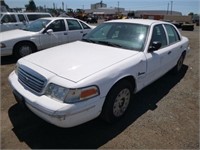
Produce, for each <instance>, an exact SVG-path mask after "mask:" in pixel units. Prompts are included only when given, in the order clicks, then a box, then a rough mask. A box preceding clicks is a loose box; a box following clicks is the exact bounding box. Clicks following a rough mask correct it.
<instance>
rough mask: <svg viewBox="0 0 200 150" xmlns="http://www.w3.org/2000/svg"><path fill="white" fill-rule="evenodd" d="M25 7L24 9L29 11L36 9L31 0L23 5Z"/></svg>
mask: <svg viewBox="0 0 200 150" xmlns="http://www.w3.org/2000/svg"><path fill="white" fill-rule="evenodd" d="M25 7H26V11H31V12H34V11H36V9H37V8H36V5H35V2H34V1H33V0H30V1H29V4H27V5H25Z"/></svg>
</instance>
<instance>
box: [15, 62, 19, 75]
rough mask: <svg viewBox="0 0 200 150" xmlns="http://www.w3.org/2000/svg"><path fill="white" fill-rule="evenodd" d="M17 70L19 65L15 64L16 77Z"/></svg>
mask: <svg viewBox="0 0 200 150" xmlns="http://www.w3.org/2000/svg"><path fill="white" fill-rule="evenodd" d="M18 70H19V64H18V63H17V64H16V65H15V73H16V74H17V75H18Z"/></svg>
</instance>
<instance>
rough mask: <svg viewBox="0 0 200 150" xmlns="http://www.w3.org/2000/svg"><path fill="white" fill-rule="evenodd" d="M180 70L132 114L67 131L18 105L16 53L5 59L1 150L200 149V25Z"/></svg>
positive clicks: (150, 90) (142, 95) (145, 95)
mask: <svg viewBox="0 0 200 150" xmlns="http://www.w3.org/2000/svg"><path fill="white" fill-rule="evenodd" d="M181 33H182V35H184V36H187V37H188V38H189V40H190V47H191V51H190V53H189V54H188V55H187V57H186V59H185V62H184V64H185V65H184V66H183V69H182V71H181V73H180V74H179V75H177V76H174V75H172V74H170V73H167V74H166V75H165V76H163V77H162V78H160V79H159V80H157V81H156V82H154V83H153V84H151V85H150V86H148V87H146V88H145V89H143V90H142V91H141V92H139V93H138V94H136V95H135V98H134V99H135V101H134V102H132V103H131V106H130V109H129V110H128V113H127V114H126V115H125V116H124V118H123V119H122V120H120V121H119V122H117V123H115V124H112V125H108V124H106V123H104V122H103V121H102V120H101V119H99V118H97V119H95V120H93V121H90V122H88V123H85V124H83V125H80V126H77V127H74V128H69V129H63V128H58V127H55V126H53V125H51V124H48V123H46V122H45V121H43V120H41V119H40V118H38V117H37V116H35V115H34V114H33V113H32V112H30V111H29V110H28V109H26V108H23V107H21V106H20V105H18V104H17V103H16V101H15V99H14V97H13V95H12V92H11V89H10V87H9V85H8V75H9V73H10V72H11V71H12V70H13V69H14V68H15V63H16V60H15V59H14V58H13V57H2V58H1V149H36V148H37V149H42V148H46V149H53V148H55V149H56V148H63V149H69V148H77V149H79V148H86V149H88V148H93V149H96V148H101V149H107V148H109V149H113V148H114V149H199V28H197V27H196V28H195V30H194V31H181Z"/></svg>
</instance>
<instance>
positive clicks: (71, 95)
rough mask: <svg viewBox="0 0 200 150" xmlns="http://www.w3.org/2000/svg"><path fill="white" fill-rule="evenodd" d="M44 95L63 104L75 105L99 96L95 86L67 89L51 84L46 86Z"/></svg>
mask: <svg viewBox="0 0 200 150" xmlns="http://www.w3.org/2000/svg"><path fill="white" fill-rule="evenodd" d="M45 95H46V96H48V97H51V98H54V99H57V100H59V101H61V102H65V103H75V102H80V101H83V100H87V99H89V98H92V97H95V96H97V95H99V89H98V88H97V87H96V86H90V87H87V88H80V89H68V88H65V87H62V86H59V85H56V84H53V83H50V84H49V85H48V86H47V89H46V92H45Z"/></svg>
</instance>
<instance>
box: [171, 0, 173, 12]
mask: <svg viewBox="0 0 200 150" xmlns="http://www.w3.org/2000/svg"><path fill="white" fill-rule="evenodd" d="M172 7H173V1H171V15H172Z"/></svg>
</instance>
